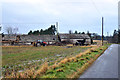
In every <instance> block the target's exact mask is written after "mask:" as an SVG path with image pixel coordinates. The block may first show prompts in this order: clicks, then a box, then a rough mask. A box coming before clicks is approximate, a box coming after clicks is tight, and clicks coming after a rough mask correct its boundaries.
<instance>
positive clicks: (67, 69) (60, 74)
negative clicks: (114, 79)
mask: <svg viewBox="0 0 120 80" xmlns="http://www.w3.org/2000/svg"><path fill="white" fill-rule="evenodd" d="M107 47H108V45H105V46H102V47H99V48H97V49H96V50H95V51H91V52H90V53H91V54H90V55H89V54H86V55H83V56H81V57H80V58H77V61H76V62H74V61H71V62H67V63H66V64H61V66H59V67H57V68H56V69H50V70H48V71H47V72H46V73H45V74H44V75H43V76H41V78H69V77H70V76H69V75H75V74H73V73H76V72H78V71H79V69H80V68H81V67H82V66H83V67H84V64H86V63H88V61H90V60H91V59H93V60H96V59H97V57H96V55H99V56H100V55H101V54H102V53H103V52H104V50H105V49H106V48H107ZM81 58H82V59H84V60H80V59H81ZM89 65H90V64H88V65H86V66H85V67H86V68H87V67H88V66H89ZM58 69H60V70H61V71H57V70H58ZM81 71H82V70H81ZM78 73H79V72H78ZM75 76H76V75H75ZM38 77H40V76H38ZM74 78H76V77H74Z"/></svg>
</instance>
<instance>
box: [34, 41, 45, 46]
mask: <svg viewBox="0 0 120 80" xmlns="http://www.w3.org/2000/svg"><path fill="white" fill-rule="evenodd" d="M32 44H33V46H35V47H38V46H46V45H47V43H46V42H43V41H42V40H37V41H35V42H32Z"/></svg>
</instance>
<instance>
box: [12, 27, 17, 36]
mask: <svg viewBox="0 0 120 80" xmlns="http://www.w3.org/2000/svg"><path fill="white" fill-rule="evenodd" d="M17 32H18V28H17V27H15V28H13V34H15V35H16V34H17Z"/></svg>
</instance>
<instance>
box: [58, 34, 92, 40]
mask: <svg viewBox="0 0 120 80" xmlns="http://www.w3.org/2000/svg"><path fill="white" fill-rule="evenodd" d="M59 36H60V38H61V39H90V37H89V36H88V35H87V34H59Z"/></svg>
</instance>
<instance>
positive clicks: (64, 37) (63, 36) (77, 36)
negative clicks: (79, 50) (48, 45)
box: [59, 34, 91, 45]
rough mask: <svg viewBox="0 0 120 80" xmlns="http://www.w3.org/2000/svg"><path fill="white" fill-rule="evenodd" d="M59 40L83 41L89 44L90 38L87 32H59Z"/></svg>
mask: <svg viewBox="0 0 120 80" xmlns="http://www.w3.org/2000/svg"><path fill="white" fill-rule="evenodd" d="M59 36H60V39H61V41H70V42H71V43H73V44H75V43H76V42H84V44H86V45H89V44H91V38H90V37H89V36H88V35H87V34H59Z"/></svg>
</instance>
